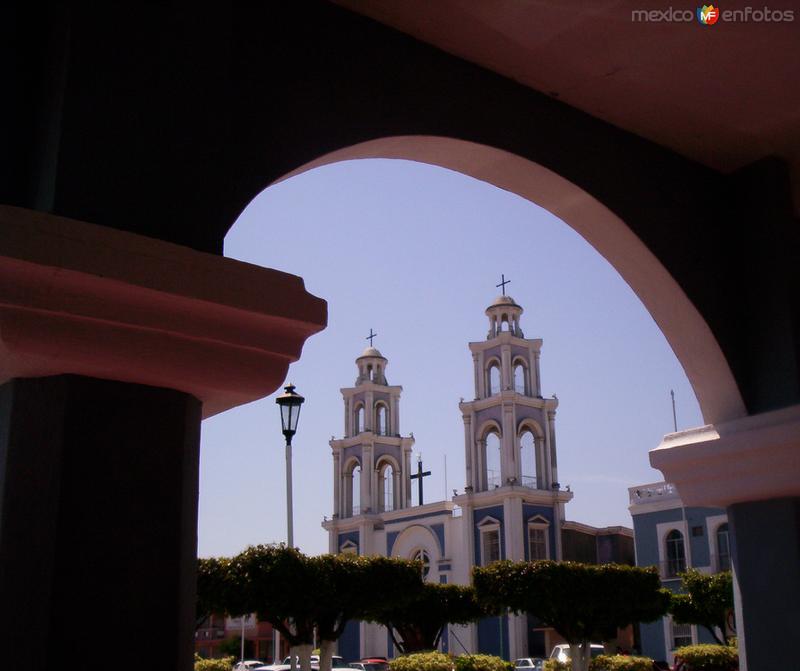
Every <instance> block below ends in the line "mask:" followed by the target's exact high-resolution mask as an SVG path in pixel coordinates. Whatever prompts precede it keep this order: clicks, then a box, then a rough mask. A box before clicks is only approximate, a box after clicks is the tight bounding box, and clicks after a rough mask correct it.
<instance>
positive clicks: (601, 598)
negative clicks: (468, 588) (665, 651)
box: [473, 560, 670, 671]
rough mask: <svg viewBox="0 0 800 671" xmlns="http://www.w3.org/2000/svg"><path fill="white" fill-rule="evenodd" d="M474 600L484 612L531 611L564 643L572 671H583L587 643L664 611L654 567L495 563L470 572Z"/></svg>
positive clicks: (664, 592)
mask: <svg viewBox="0 0 800 671" xmlns="http://www.w3.org/2000/svg"><path fill="white" fill-rule="evenodd" d="M473 581H474V585H475V589H476V592H477V595H478V599H479V600H480V601H481V602H483V603H484V604H485V605H486V607H487V608H488V609H489V610H493V611H496V612H502V611H504V610H506V609H508V610H511V611H513V612H515V613H531V614H533V615H535V616H536V617H538V618H539V619H540V620H541V621H542V622H544V623H545V624H547V625H548V626H551V627H553V628H554V629H555V630H556V631H557V632H558V633H559V634H561V635H562V636H563V637H564V639H566V641H567V642H568V643H569V645H570V657H571V660H572V669H573V671H586V670H587V669H588V668H589V661H590V643H591V641H593V640H607V639H608V638H610V637H612V636H613V635H614V634H615V633H616V630H617V629H619V628H622V627H626V626H628V625H629V624H633V623H635V622H652V621H653V620H656V619H658V618H659V617H661V616H662V615H664V614H665V613H666V612H667V608H668V606H669V601H670V595H669V592H668V591H667V590H665V589H663V588H662V587H661V581H660V579H659V576H658V571H657V570H656V569H655V568H638V567H634V566H625V565H621V564H600V565H594V564H580V563H576V562H554V561H537V562H517V563H515V562H511V561H507V560H506V561H499V562H494V563H492V564H490V565H489V566H485V567H476V568H475V569H473Z"/></svg>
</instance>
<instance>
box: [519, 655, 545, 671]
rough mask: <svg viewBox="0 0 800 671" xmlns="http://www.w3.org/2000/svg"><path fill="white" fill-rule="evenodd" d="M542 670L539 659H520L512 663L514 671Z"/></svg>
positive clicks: (541, 661) (542, 663) (541, 663)
mask: <svg viewBox="0 0 800 671" xmlns="http://www.w3.org/2000/svg"><path fill="white" fill-rule="evenodd" d="M543 668H544V660H543V659H542V658H541V657H521V658H520V659H517V660H515V661H514V671H542V669H543Z"/></svg>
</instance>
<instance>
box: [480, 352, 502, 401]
mask: <svg viewBox="0 0 800 671" xmlns="http://www.w3.org/2000/svg"><path fill="white" fill-rule="evenodd" d="M484 375H485V376H486V377H485V379H486V383H485V384H486V396H487V397H488V396H494V395H495V394H499V393H500V392H501V391H502V390H503V363H502V362H501V361H500V358H499V357H496V356H493V357H490V358H489V359H487V361H486V364H485V365H484Z"/></svg>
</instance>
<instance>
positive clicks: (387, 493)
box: [378, 463, 394, 512]
mask: <svg viewBox="0 0 800 671" xmlns="http://www.w3.org/2000/svg"><path fill="white" fill-rule="evenodd" d="M378 480H379V483H378V491H379V492H380V497H381V499H380V505H381V512H389V511H391V510H394V468H392V465H391V464H387V463H384V464H383V465H382V466H380V467H379V470H378Z"/></svg>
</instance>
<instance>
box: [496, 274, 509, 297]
mask: <svg viewBox="0 0 800 671" xmlns="http://www.w3.org/2000/svg"><path fill="white" fill-rule="evenodd" d="M506 284H511V280H507V279H506V276H505V275H502V274H501V275H500V284H495V286H496V287H503V296H505V295H506Z"/></svg>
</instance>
